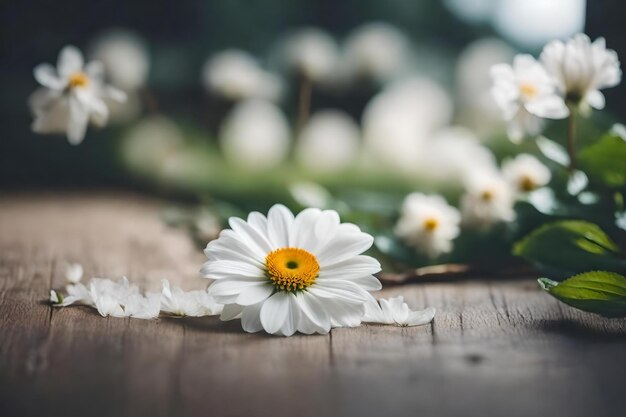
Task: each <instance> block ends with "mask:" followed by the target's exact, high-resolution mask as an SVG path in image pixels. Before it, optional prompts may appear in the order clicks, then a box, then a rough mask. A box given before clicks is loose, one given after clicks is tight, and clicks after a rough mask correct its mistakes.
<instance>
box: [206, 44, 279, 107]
mask: <svg viewBox="0 0 626 417" xmlns="http://www.w3.org/2000/svg"><path fill="white" fill-rule="evenodd" d="M202 76H203V81H204V84H205V85H206V86H207V88H209V89H210V90H211V91H213V92H215V93H217V94H219V95H221V96H222V97H225V98H227V99H229V100H241V99H248V98H262V99H266V100H272V101H275V100H278V99H279V98H280V96H281V93H282V84H281V82H280V80H279V79H278V78H277V77H276V76H275V75H273V74H270V73H269V72H267V71H265V70H263V69H262V68H261V66H260V65H259V63H258V62H257V60H256V59H255V58H254V57H253V56H252V55H250V54H248V53H247V52H244V51H240V50H237V49H229V50H226V51H222V52H220V53H217V54H215V55H214V56H212V57H211V58H210V59H209V60H208V61H207V63H206V64H205V66H204V70H203V71H202Z"/></svg>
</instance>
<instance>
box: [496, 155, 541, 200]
mask: <svg viewBox="0 0 626 417" xmlns="http://www.w3.org/2000/svg"><path fill="white" fill-rule="evenodd" d="M502 175H503V177H504V179H506V180H507V181H508V182H509V184H511V186H512V187H513V188H514V189H515V190H516V191H517V192H518V193H528V192H531V191H534V190H536V189H537V188H541V187H543V186H545V185H546V184H548V183H549V182H550V178H552V175H551V174H550V170H549V169H548V167H547V166H545V165H544V164H542V163H541V162H540V161H539V160H538V159H537V158H535V157H534V156H532V155H529V154H519V155H517V156H516V157H515V158H514V159H508V160H506V161H504V162H503V163H502Z"/></svg>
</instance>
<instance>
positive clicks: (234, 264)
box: [201, 204, 381, 336]
mask: <svg viewBox="0 0 626 417" xmlns="http://www.w3.org/2000/svg"><path fill="white" fill-rule="evenodd" d="M229 223H230V226H231V229H230V230H224V231H222V233H221V234H220V237H219V238H218V239H216V240H213V241H211V242H209V244H208V245H207V247H206V249H205V250H204V252H205V254H206V256H207V258H208V261H207V262H206V263H205V264H204V265H203V266H202V270H201V273H202V274H203V275H204V276H205V277H207V278H211V279H214V280H215V281H214V282H213V283H212V284H211V286H210V287H209V294H211V295H213V296H215V299H216V300H217V301H218V302H223V303H224V304H225V307H224V311H223V312H222V316H221V318H222V320H231V319H233V318H236V317H241V325H242V327H243V329H244V330H245V331H247V332H258V331H261V330H265V331H266V332H267V333H270V334H277V335H283V336H291V335H292V334H294V333H295V332H301V333H305V334H312V333H328V332H329V331H330V329H331V328H332V327H355V326H358V325H359V324H360V323H361V321H362V318H363V314H364V310H365V303H366V302H367V300H368V299H370V298H371V295H370V294H369V292H368V291H375V290H378V289H380V287H381V285H380V281H378V279H376V278H375V277H374V276H373V275H372V274H375V273H377V272H379V271H380V264H379V263H378V261H376V260H375V259H374V258H371V257H369V256H365V255H361V253H362V252H364V251H366V250H367V249H369V247H370V246H371V245H372V243H373V241H374V239H373V238H372V237H371V236H370V235H368V234H367V233H363V232H361V230H360V229H359V228H358V227H357V226H355V225H353V224H349V223H343V224H342V223H340V219H339V215H338V214H337V212H336V211H333V210H325V211H321V210H319V209H313V208H309V209H306V210H303V211H302V212H300V213H299V214H298V215H297V216H294V215H293V213H291V211H290V210H289V209H287V208H286V207H285V206H282V205H280V204H276V205H274V206H273V207H272V208H271V209H270V210H269V213H268V215H267V217H266V216H264V215H262V214H260V213H258V212H252V213H250V215H249V216H248V218H247V221H245V220H243V219H239V218H234V217H233V218H230V219H229Z"/></svg>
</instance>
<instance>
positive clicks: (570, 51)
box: [491, 34, 622, 141]
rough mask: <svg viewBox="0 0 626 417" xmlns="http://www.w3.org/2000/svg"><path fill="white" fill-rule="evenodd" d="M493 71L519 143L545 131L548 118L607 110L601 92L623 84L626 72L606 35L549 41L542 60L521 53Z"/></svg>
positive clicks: (501, 104)
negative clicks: (575, 112)
mask: <svg viewBox="0 0 626 417" xmlns="http://www.w3.org/2000/svg"><path fill="white" fill-rule="evenodd" d="M491 75H492V78H493V88H492V94H493V97H494V99H495V101H496V103H497V104H498V106H499V107H500V109H501V110H502V113H503V116H504V118H505V119H506V120H507V121H508V122H509V130H508V133H509V137H510V138H511V140H514V141H519V140H520V139H522V138H523V137H524V136H535V135H537V134H539V133H540V132H541V130H542V124H543V123H542V121H543V119H563V118H565V117H567V116H568V115H569V114H570V112H572V111H578V110H580V111H581V112H582V113H583V114H586V113H588V112H589V110H590V108H595V109H602V108H604V104H605V102H604V96H603V95H602V93H601V92H600V90H601V89H604V88H609V87H614V86H616V85H618V84H619V83H620V81H621V77H622V71H621V69H620V63H619V60H618V58H617V54H616V53H615V51H613V50H611V49H607V48H606V43H605V40H604V38H598V39H596V40H595V41H594V42H591V40H590V39H589V37H588V36H587V35H584V34H578V35H576V36H574V37H573V38H572V39H570V40H569V41H567V42H562V41H552V42H550V43H548V44H547V45H546V46H545V47H544V49H543V52H542V53H541V56H540V59H539V61H537V60H535V58H533V57H532V56H530V55H525V54H523V55H518V56H516V57H515V60H514V61H513V65H512V66H511V65H508V64H498V65H495V66H494V67H492V69H491Z"/></svg>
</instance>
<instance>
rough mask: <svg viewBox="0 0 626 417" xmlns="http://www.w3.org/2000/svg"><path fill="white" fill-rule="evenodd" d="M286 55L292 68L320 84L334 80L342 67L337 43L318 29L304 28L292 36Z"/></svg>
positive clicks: (286, 46)
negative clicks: (340, 66)
mask: <svg viewBox="0 0 626 417" xmlns="http://www.w3.org/2000/svg"><path fill="white" fill-rule="evenodd" d="M285 54H286V59H287V61H288V64H289V65H290V66H291V67H292V68H295V69H296V70H297V71H298V72H299V73H300V75H302V76H304V77H305V78H308V79H309V80H311V81H314V82H318V83H319V82H321V83H324V82H326V81H328V79H329V78H332V76H333V75H334V74H335V71H337V69H338V67H339V65H340V54H339V47H338V46H337V43H336V42H335V40H334V39H333V38H332V37H331V36H330V35H329V34H328V33H326V32H324V31H322V30H320V29H317V28H304V29H300V30H299V31H297V32H295V33H293V34H291V35H290V36H289V37H288V38H287V40H286V45H285Z"/></svg>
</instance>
